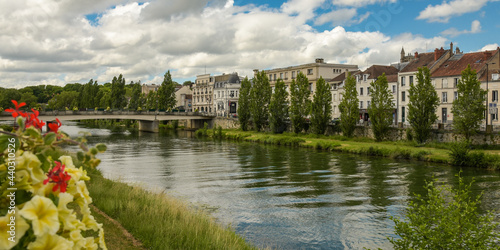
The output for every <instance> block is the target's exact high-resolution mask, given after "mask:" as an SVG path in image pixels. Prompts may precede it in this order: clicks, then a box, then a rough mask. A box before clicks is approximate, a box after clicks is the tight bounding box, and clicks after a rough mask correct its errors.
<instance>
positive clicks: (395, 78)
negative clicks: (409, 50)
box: [386, 74, 398, 82]
mask: <svg viewBox="0 0 500 250" xmlns="http://www.w3.org/2000/svg"><path fill="white" fill-rule="evenodd" d="M386 77H387V82H397V81H398V75H396V74H394V75H386Z"/></svg>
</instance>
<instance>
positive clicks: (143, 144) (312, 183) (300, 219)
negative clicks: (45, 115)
mask: <svg viewBox="0 0 500 250" xmlns="http://www.w3.org/2000/svg"><path fill="white" fill-rule="evenodd" d="M63 130H64V131H65V132H68V133H69V134H70V135H72V136H76V135H77V131H88V132H91V133H92V134H93V136H92V137H90V138H89V142H90V143H91V144H94V143H99V142H100V143H105V144H106V145H107V146H108V151H107V152H106V153H104V154H100V155H99V157H100V158H101V159H102V163H101V165H100V166H99V168H100V169H101V171H102V172H103V174H104V176H105V177H106V178H110V179H114V180H120V181H123V182H126V183H131V184H134V185H140V186H142V187H144V188H147V189H151V190H155V191H157V192H166V193H168V194H170V195H173V196H175V197H178V198H180V199H183V200H185V201H187V202H189V203H191V204H194V205H195V206H198V207H203V208H204V209H207V210H208V211H209V212H210V213H211V214H212V215H213V216H214V217H215V218H216V219H217V220H218V221H219V222H220V223H222V224H224V225H230V226H231V227H232V228H233V229H234V230H235V231H236V232H237V233H238V234H240V235H242V236H243V237H245V238H246V239H247V240H248V241H249V242H251V243H253V244H255V245H256V246H259V247H272V248H278V249H362V248H363V247H367V248H372V249H376V248H382V249H391V248H392V247H391V244H390V243H389V241H388V240H387V237H388V236H389V237H392V236H394V234H393V227H394V224H393V223H392V221H391V220H390V216H401V215H402V214H403V212H404V208H405V207H406V206H407V204H408V202H409V200H411V199H412V198H413V197H414V195H413V194H415V193H417V194H424V190H423V188H422V187H423V186H424V184H425V181H426V180H431V179H432V177H433V176H434V177H435V178H437V179H438V181H440V182H444V183H447V184H450V185H454V186H456V185H457V183H456V178H455V175H456V174H457V173H458V169H457V168H452V167H449V166H444V165H437V164H426V163H422V162H409V161H396V160H389V159H380V158H369V157H362V156H358V155H347V154H338V153H331V152H320V151H314V150H308V149H294V148H287V147H278V146H268V145H261V144H252V143H237V142H228V141H213V140H204V139H197V138H195V137H194V136H193V134H192V133H189V132H179V133H176V134H174V133H171V134H151V133H140V134H127V133H126V134H123V133H122V134H116V133H111V132H110V131H109V130H106V129H88V128H83V127H78V126H77V125H76V124H75V123H69V122H68V123H67V125H65V126H64V127H63ZM463 175H464V176H465V177H466V180H471V179H472V178H475V180H476V183H475V184H474V185H473V193H475V194H479V193H480V192H481V191H483V192H484V196H483V204H482V206H481V210H482V211H485V210H491V209H494V208H498V207H499V205H500V173H499V172H491V171H485V170H478V169H464V170H463ZM497 215H498V213H497Z"/></svg>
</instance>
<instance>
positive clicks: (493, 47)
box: [479, 43, 498, 51]
mask: <svg viewBox="0 0 500 250" xmlns="http://www.w3.org/2000/svg"><path fill="white" fill-rule="evenodd" d="M497 48H498V43H493V44H488V45H485V46H484V47H482V48H481V49H480V50H479V51H485V50H496V49H497Z"/></svg>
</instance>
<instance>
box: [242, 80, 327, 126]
mask: <svg viewBox="0 0 500 250" xmlns="http://www.w3.org/2000/svg"><path fill="white" fill-rule="evenodd" d="M252 83H253V84H252ZM252 83H251V82H250V80H248V78H245V79H244V80H243V81H242V83H241V88H240V96H239V99H238V119H239V121H240V126H241V129H242V130H244V131H246V130H248V129H249V124H250V121H252V123H253V128H254V129H255V130H257V131H260V130H262V129H263V128H264V127H265V125H266V124H267V123H269V127H270V129H271V131H272V132H274V133H283V132H284V131H285V130H286V127H287V122H288V121H290V123H291V126H292V129H293V131H294V132H295V133H300V132H302V131H305V130H307V128H308V123H307V119H308V117H310V121H311V129H312V132H313V133H316V134H324V133H325V132H326V128H327V126H328V123H329V122H330V120H331V113H332V96H331V93H330V86H329V85H328V84H327V83H326V82H325V80H324V79H323V78H322V77H320V79H318V81H317V82H316V92H315V94H314V96H313V98H312V100H311V91H310V90H309V80H308V79H307V77H306V76H305V75H304V74H303V73H302V72H300V73H299V74H297V78H296V79H293V80H292V83H291V85H290V90H289V91H287V86H286V84H285V82H283V80H282V79H278V80H277V82H276V85H275V87H274V92H273V91H272V89H271V85H270V84H269V79H268V78H267V75H266V73H265V72H264V71H261V72H258V73H257V74H256V75H255V77H254V79H253V81H252ZM289 93H290V96H288V95H289Z"/></svg>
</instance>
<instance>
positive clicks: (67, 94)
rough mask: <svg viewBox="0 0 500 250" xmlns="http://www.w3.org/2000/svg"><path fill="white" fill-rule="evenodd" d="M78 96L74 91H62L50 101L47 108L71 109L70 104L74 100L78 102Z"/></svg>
mask: <svg viewBox="0 0 500 250" xmlns="http://www.w3.org/2000/svg"><path fill="white" fill-rule="evenodd" d="M78 96H79V93H78V92H76V91H63V92H61V94H58V95H56V96H54V97H53V98H52V99H50V101H49V107H50V108H51V109H65V108H68V109H69V108H72V104H73V102H74V101H75V100H78Z"/></svg>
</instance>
